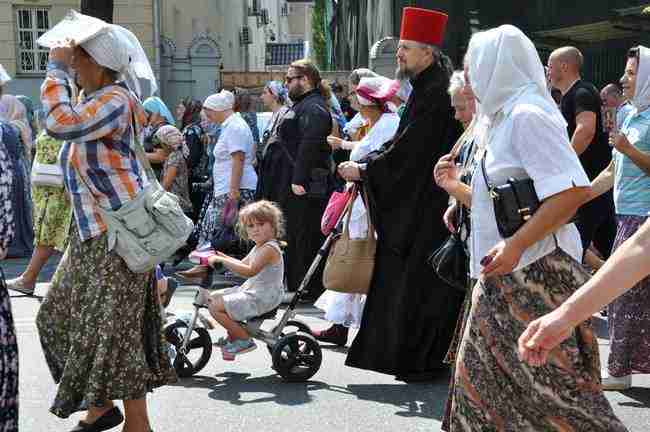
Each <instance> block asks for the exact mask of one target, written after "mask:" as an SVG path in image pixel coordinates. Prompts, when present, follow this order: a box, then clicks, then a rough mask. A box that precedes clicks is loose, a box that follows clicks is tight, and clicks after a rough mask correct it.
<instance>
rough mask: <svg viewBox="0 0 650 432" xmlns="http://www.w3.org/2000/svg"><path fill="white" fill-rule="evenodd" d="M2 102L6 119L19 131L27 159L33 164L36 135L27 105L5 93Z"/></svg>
mask: <svg viewBox="0 0 650 432" xmlns="http://www.w3.org/2000/svg"><path fill="white" fill-rule="evenodd" d="M0 104H2V105H3V107H4V108H3V110H2V111H4V116H5V120H7V121H8V122H9V123H10V124H11V125H12V126H13V127H15V128H16V130H17V131H18V134H19V137H20V142H21V144H22V147H23V153H24V156H25V159H26V160H27V161H28V162H29V163H30V164H31V160H32V146H33V139H34V137H33V131H32V127H31V124H30V121H29V119H28V117H27V109H26V107H25V105H24V104H23V103H22V102H21V101H20V100H19V99H18V97H16V96H13V95H3V96H2V98H0Z"/></svg>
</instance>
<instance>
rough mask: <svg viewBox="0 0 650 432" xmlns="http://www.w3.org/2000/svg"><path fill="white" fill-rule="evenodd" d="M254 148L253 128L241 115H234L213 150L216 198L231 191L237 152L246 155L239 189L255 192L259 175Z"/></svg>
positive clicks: (223, 129)
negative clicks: (231, 176)
mask: <svg viewBox="0 0 650 432" xmlns="http://www.w3.org/2000/svg"><path fill="white" fill-rule="evenodd" d="M253 148H254V145H253V133H252V132H251V128H250V127H249V126H248V123H246V121H245V120H244V119H243V118H242V116H241V115H240V114H239V113H233V114H232V115H231V116H230V117H228V118H227V119H226V121H224V122H223V124H222V125H221V134H220V135H219V140H218V141H217V143H216V144H215V146H214V150H213V155H214V165H213V167H212V179H213V182H214V196H215V197H218V196H220V195H224V194H227V193H228V192H229V191H230V175H231V171H232V154H233V153H236V152H243V153H244V169H243V172H242V177H241V182H240V185H239V188H240V189H249V190H255V188H256V187H257V174H256V173H255V168H253V158H254V156H255V155H254V154H253Z"/></svg>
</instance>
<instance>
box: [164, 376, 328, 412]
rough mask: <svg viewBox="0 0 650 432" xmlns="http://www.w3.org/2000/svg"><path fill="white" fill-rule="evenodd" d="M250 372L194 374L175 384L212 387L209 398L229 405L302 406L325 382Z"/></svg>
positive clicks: (323, 387) (326, 387)
mask: <svg viewBox="0 0 650 432" xmlns="http://www.w3.org/2000/svg"><path fill="white" fill-rule="evenodd" d="M250 375H251V374H249V373H236V372H224V373H220V374H217V375H215V378H213V377H208V376H202V375H195V376H193V377H192V378H187V379H184V380H182V381H179V382H178V383H176V384H173V385H174V386H181V387H191V388H207V389H210V390H212V391H211V392H210V393H208V397H210V398H211V399H214V400H220V401H224V402H228V403H230V404H232V405H248V404H254V403H265V402H275V403H277V404H278V405H287V406H295V405H303V404H306V403H309V402H311V401H312V399H313V397H312V396H311V395H310V392H313V391H318V390H327V389H329V388H330V386H329V385H328V384H325V383H323V382H320V381H307V382H303V383H290V382H286V381H284V380H283V379H282V378H280V377H279V376H277V375H267V376H264V377H257V378H250V379H249V378H248V377H250ZM247 393H251V394H259V393H266V394H268V396H264V397H258V398H255V399H248V398H245V395H246V394H247Z"/></svg>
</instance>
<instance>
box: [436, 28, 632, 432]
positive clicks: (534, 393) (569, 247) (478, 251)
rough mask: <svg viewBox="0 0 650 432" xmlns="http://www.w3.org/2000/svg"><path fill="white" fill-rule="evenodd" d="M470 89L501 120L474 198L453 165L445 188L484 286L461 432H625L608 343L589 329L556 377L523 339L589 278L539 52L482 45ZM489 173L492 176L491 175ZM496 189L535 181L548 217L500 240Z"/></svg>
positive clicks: (573, 184)
mask: <svg viewBox="0 0 650 432" xmlns="http://www.w3.org/2000/svg"><path fill="white" fill-rule="evenodd" d="M468 63H469V80H470V83H471V87H472V89H473V91H474V94H475V95H476V99H477V100H478V101H479V102H480V107H481V110H482V112H483V113H484V114H485V115H486V116H487V117H488V118H489V120H490V129H489V131H488V133H487V134H486V135H485V137H484V138H483V139H481V140H480V141H479V143H478V144H479V148H478V150H477V152H478V155H477V157H478V158H480V161H479V162H478V163H479V164H484V166H485V172H486V174H485V176H484V175H483V174H482V168H481V167H479V168H477V172H476V173H475V174H474V176H473V177H472V184H471V187H469V186H467V185H464V184H463V183H461V182H460V180H459V179H458V175H457V171H458V168H457V167H456V164H455V162H454V161H453V160H452V158H451V156H449V155H448V156H445V157H444V158H443V160H442V161H441V162H440V163H438V164H437V166H436V172H435V175H436V181H437V183H438V185H440V186H441V187H443V188H444V189H446V190H447V191H448V192H449V193H450V194H451V195H453V196H454V197H455V198H456V199H458V200H459V201H461V202H462V203H463V204H464V205H466V206H467V207H470V208H471V237H470V273H471V277H472V278H475V279H478V282H477V284H476V286H475V287H474V290H473V292H472V306H471V309H470V312H469V316H468V319H467V324H466V328H465V331H464V333H463V338H462V340H461V343H460V347H459V349H458V355H457V358H456V367H455V373H454V395H453V402H452V408H451V425H450V426H451V427H450V430H451V431H475V430H484V429H486V428H487V429H495V430H496V429H506V428H507V429H509V430H546V429H549V430H550V429H553V430H566V431H568V430H589V431H602V432H605V431H608V432H611V431H625V430H626V429H625V427H624V426H623V424H622V423H621V422H620V421H619V420H618V419H617V418H616V416H615V415H614V412H613V411H612V408H611V406H610V405H609V402H608V401H607V399H606V398H605V396H604V395H603V393H602V390H601V388H600V371H599V359H598V343H597V340H596V337H595V335H594V332H593V330H592V328H591V326H590V325H589V324H585V325H582V326H580V327H579V328H578V329H577V331H576V333H575V334H574V335H572V337H570V338H569V339H568V340H567V341H566V342H565V343H564V344H563V345H562V346H561V347H560V349H559V350H558V351H557V357H556V359H557V366H556V365H553V366H545V367H540V368H535V367H530V366H529V365H527V364H525V363H522V362H521V361H520V360H519V358H518V352H517V339H518V338H519V335H520V334H521V333H522V331H523V330H524V329H525V327H526V326H527V325H528V323H529V322H530V321H532V320H534V319H535V318H537V317H539V316H541V315H544V314H546V313H548V312H550V311H551V310H553V309H555V308H556V307H557V306H558V305H559V304H561V303H562V301H564V300H565V299H566V298H568V297H569V296H570V295H571V294H572V293H573V292H574V291H575V290H576V289H577V288H578V287H579V286H580V285H581V284H582V283H584V282H585V281H586V280H587V279H588V277H589V275H588V274H587V273H586V272H585V270H584V269H583V268H582V266H581V265H580V260H581V258H582V248H581V243H580V237H579V234H578V231H577V229H576V227H575V225H574V224H573V223H568V221H569V219H570V218H571V217H572V216H573V214H575V211H576V209H577V208H578V206H580V205H581V204H582V203H583V202H584V201H585V199H586V198H587V197H588V195H589V180H588V178H587V176H586V174H585V172H584V170H583V169H582V166H581V165H580V161H579V160H578V157H577V155H576V154H575V152H574V151H573V150H572V148H571V146H570V144H569V139H568V136H567V132H566V123H565V121H564V119H563V117H562V115H561V113H560V112H559V111H558V109H557V106H556V105H555V103H554V102H553V100H552V99H551V97H550V94H549V93H548V90H547V89H546V81H545V77H544V68H543V66H542V63H541V61H540V59H539V56H538V54H537V51H536V50H535V46H534V45H533V43H532V42H531V41H530V40H529V39H528V38H527V37H526V36H525V35H524V34H523V33H522V32H521V31H520V30H519V29H517V28H516V27H513V26H509V25H506V26H501V27H498V28H496V29H492V30H488V31H485V32H481V33H477V34H476V35H474V36H473V37H472V39H471V41H470V44H469V49H468ZM482 166H483V165H482ZM484 177H486V178H487V179H489V181H490V182H491V183H493V184H495V185H502V184H504V183H506V182H507V181H508V179H509V178H516V179H525V178H530V179H532V180H533V182H534V186H535V191H536V193H537V196H538V198H539V199H540V201H541V205H540V207H539V208H538V210H537V211H536V212H535V213H534V214H533V215H532V217H531V218H530V219H528V220H527V221H526V223H524V225H522V226H521V227H520V228H519V230H518V231H517V232H516V233H515V234H514V235H513V236H511V237H509V238H503V237H501V235H500V234H499V231H498V229H497V224H496V221H495V213H494V208H493V204H492V198H491V197H490V194H489V192H488V187H487V181H486V178H484Z"/></svg>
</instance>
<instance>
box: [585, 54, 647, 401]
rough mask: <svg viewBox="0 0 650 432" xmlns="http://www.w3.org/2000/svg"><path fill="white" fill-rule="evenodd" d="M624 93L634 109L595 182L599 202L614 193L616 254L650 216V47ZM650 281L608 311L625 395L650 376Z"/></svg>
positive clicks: (633, 66)
mask: <svg viewBox="0 0 650 432" xmlns="http://www.w3.org/2000/svg"><path fill="white" fill-rule="evenodd" d="M621 84H622V86H623V94H624V96H625V98H626V99H627V100H629V101H631V104H632V110H631V111H630V113H629V114H628V116H627V118H626V119H625V121H624V122H623V125H622V127H621V130H620V132H619V133H617V134H615V135H612V136H610V144H611V145H612V147H614V151H613V157H612V162H611V163H610V165H609V166H608V167H607V168H606V169H605V170H604V171H603V172H602V173H601V174H600V175H599V176H598V177H597V178H596V179H594V181H593V182H592V196H591V197H590V198H591V199H595V198H597V197H598V196H600V195H602V194H604V193H605V192H607V191H609V190H610V189H612V188H613V189H614V206H615V209H616V222H617V232H616V240H615V242H614V250H615V249H617V248H618V247H620V246H621V245H622V244H623V243H624V242H625V240H627V239H628V238H630V237H631V236H632V235H634V234H635V233H636V232H637V231H638V230H639V228H640V227H641V226H642V225H643V224H644V223H645V221H646V220H647V219H648V214H650V48H646V47H644V46H638V47H635V48H632V49H631V50H630V51H629V52H628V59H627V64H626V67H625V73H624V75H623V77H622V78H621ZM648 289H650V278H645V279H643V280H642V281H640V282H639V283H638V284H636V286H635V287H634V288H633V289H631V290H630V291H628V292H627V293H625V294H624V295H622V296H621V297H620V298H618V299H616V300H615V301H614V302H612V304H610V305H609V307H608V313H607V317H608V329H609V340H610V353H609V359H608V365H607V369H604V370H603V371H602V378H603V387H604V388H605V389H608V390H624V389H627V388H629V387H630V386H631V385H632V375H633V374H650V302H648Z"/></svg>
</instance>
